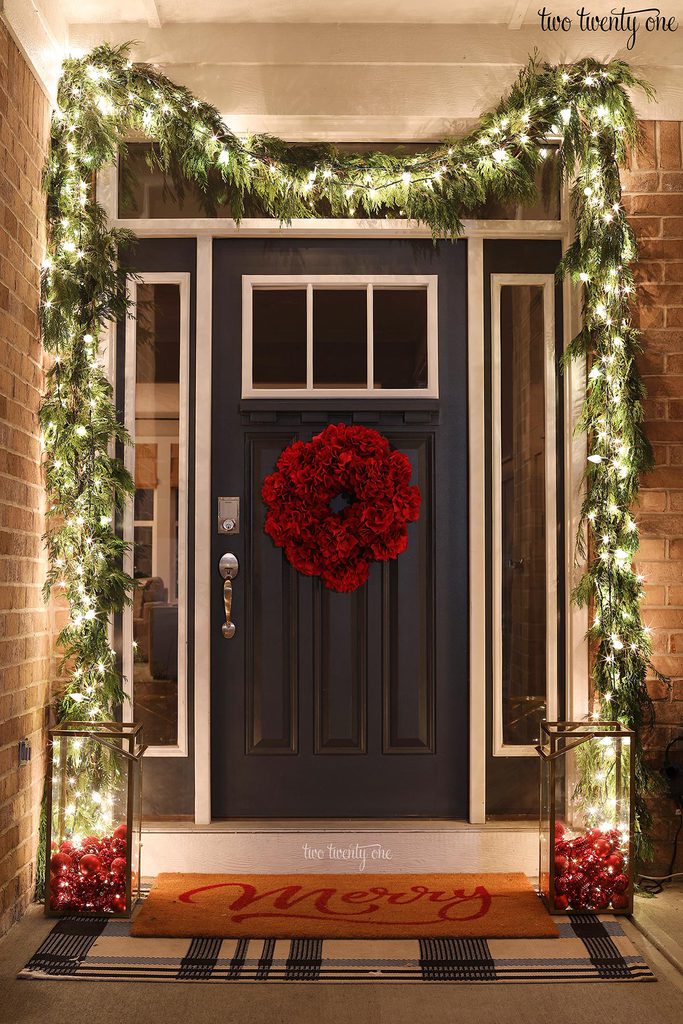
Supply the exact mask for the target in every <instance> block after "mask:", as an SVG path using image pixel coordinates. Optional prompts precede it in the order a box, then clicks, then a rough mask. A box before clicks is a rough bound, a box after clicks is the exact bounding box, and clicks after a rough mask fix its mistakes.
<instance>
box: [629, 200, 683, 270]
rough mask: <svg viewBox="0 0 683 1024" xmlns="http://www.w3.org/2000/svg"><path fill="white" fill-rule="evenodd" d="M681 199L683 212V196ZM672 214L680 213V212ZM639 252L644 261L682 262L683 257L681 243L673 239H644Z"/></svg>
mask: <svg viewBox="0 0 683 1024" xmlns="http://www.w3.org/2000/svg"><path fill="white" fill-rule="evenodd" d="M679 198H680V199H681V203H680V209H681V210H683V196H680V197H679ZM672 212H676V213H678V212H679V210H676V211H672ZM638 251H639V253H640V255H641V257H642V258H643V259H653V260H680V258H681V255H682V250H681V243H680V241H678V239H672V238H662V239H659V238H644V239H643V240H642V242H641V243H640V244H639V246H638Z"/></svg>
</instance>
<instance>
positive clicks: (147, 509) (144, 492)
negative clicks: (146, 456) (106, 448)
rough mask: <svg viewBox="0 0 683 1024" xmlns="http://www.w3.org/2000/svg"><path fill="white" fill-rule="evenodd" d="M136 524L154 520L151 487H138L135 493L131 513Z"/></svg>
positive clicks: (152, 491)
mask: <svg viewBox="0 0 683 1024" xmlns="http://www.w3.org/2000/svg"><path fill="white" fill-rule="evenodd" d="M138 454H139V453H138ZM133 516H134V519H135V522H136V523H139V522H149V520H151V519H154V490H153V488H151V487H138V488H137V489H136V491H135V511H134V513H133Z"/></svg>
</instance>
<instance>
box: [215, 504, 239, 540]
mask: <svg viewBox="0 0 683 1024" xmlns="http://www.w3.org/2000/svg"><path fill="white" fill-rule="evenodd" d="M218 532H219V533H222V534H226V533H239V532H240V499H239V498H219V499H218Z"/></svg>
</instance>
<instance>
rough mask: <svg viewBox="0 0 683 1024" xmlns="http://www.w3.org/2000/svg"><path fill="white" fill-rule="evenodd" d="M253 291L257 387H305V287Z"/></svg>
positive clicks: (254, 379) (254, 353) (253, 355)
mask: <svg viewBox="0 0 683 1024" xmlns="http://www.w3.org/2000/svg"><path fill="white" fill-rule="evenodd" d="M252 294H253V305H252V317H253V320H252V359H253V383H254V387H255V388H282V389H283V390H284V389H285V388H305V387H306V291H305V289H303V288H296V289H294V288H255V289H254V291H253V293H252Z"/></svg>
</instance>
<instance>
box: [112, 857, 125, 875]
mask: <svg viewBox="0 0 683 1024" xmlns="http://www.w3.org/2000/svg"><path fill="white" fill-rule="evenodd" d="M111 869H112V871H113V872H114V874H115V875H123V874H125V871H126V860H125V858H124V857H115V858H114V860H113V861H112V862H111Z"/></svg>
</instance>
